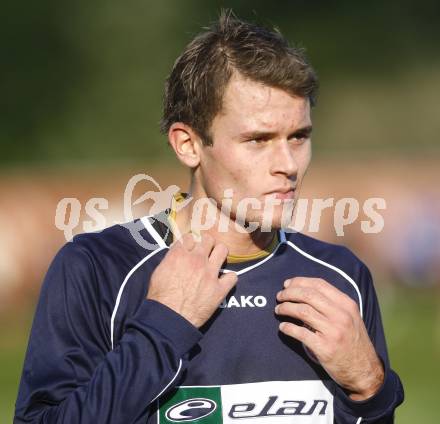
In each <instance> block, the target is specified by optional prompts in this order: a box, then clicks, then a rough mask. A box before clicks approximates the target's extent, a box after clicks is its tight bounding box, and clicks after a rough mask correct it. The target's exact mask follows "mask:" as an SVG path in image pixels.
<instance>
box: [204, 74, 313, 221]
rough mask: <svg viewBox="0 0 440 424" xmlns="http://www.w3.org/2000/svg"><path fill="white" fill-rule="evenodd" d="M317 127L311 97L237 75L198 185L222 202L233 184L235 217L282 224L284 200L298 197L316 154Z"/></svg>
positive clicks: (228, 90) (213, 131)
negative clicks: (313, 132) (313, 149)
mask: <svg viewBox="0 0 440 424" xmlns="http://www.w3.org/2000/svg"><path fill="white" fill-rule="evenodd" d="M311 128H312V123H311V117H310V103H309V100H308V99H305V98H301V97H293V96H291V95H290V94H288V93H287V92H285V91H283V90H280V89H277V88H272V87H268V86H266V85H263V84H261V83H257V82H254V81H252V80H249V79H244V78H243V77H241V76H240V75H235V76H233V77H232V78H231V80H230V82H229V84H228V85H227V88H226V90H225V94H224V99H223V108H222V110H221V111H220V113H218V114H217V116H216V117H215V118H214V120H213V122H212V126H211V136H212V139H213V146H206V147H203V148H202V149H201V157H200V166H199V168H198V169H197V172H196V183H197V184H198V185H199V187H198V189H199V190H201V192H202V195H204V196H206V197H209V198H212V199H214V200H215V201H216V202H217V205H218V206H219V207H220V206H221V202H222V199H223V197H224V191H225V190H227V189H232V192H233V199H232V208H231V211H232V213H231V216H232V217H233V218H234V217H237V216H239V217H240V218H241V219H242V220H243V219H244V218H245V221H246V222H258V223H260V224H261V223H263V222H266V225H267V220H268V219H269V221H270V225H271V227H272V228H279V227H280V226H281V219H282V210H283V205H284V204H285V205H284V207H285V206H287V205H289V204H290V206H292V204H293V202H294V200H295V199H297V197H298V193H299V188H300V185H301V182H302V179H303V177H304V175H305V173H306V170H307V167H308V165H309V162H310V159H311V139H310V135H311ZM245 198H255V199H257V201H258V202H259V203H260V205H261V207H260V208H256V209H254V208H255V206H257V205H258V203H256V202H255V201H252V203H251V202H248V203H246V201H244V200H243V199H245ZM240 202H241V206H240ZM277 203H278V204H277ZM271 204H272V205H273V207H270V205H271ZM246 205H247V206H246ZM265 205H266V212H264V206H265ZM270 210H272V211H271V212H270ZM244 215H245V217H244ZM264 217H265V218H264Z"/></svg>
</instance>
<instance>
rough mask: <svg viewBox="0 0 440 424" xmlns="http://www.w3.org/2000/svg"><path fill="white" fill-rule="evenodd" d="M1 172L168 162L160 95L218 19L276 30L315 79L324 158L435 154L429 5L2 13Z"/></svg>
mask: <svg viewBox="0 0 440 424" xmlns="http://www.w3.org/2000/svg"><path fill="white" fill-rule="evenodd" d="M2 6H3V7H2V9H3V13H2V24H1V30H0V31H1V35H2V36H1V38H0V43H1V56H0V61H1V66H0V74H1V79H0V84H1V90H0V93H1V103H0V104H1V109H0V112H1V113H0V143H1V145H0V147H1V154H0V163H1V165H2V166H6V165H8V166H15V165H16V164H37V163H45V164H47V163H49V164H50V163H55V164H58V163H61V162H62V163H65V162H71V161H72V162H74V163H76V162H84V163H88V162H91V163H98V164H99V163H107V162H110V161H115V160H127V161H136V160H139V159H142V160H146V161H149V160H156V159H158V158H163V157H164V156H166V155H168V148H167V145H166V142H165V138H164V137H163V136H161V135H160V133H159V129H158V121H159V119H160V114H161V103H162V89H163V82H164V80H165V78H166V76H167V74H168V73H169V71H170V68H171V66H172V64H173V62H174V60H175V58H176V57H177V55H178V54H179V53H180V51H181V50H182V48H183V47H184V46H185V44H186V43H187V42H188V41H189V40H190V39H191V37H192V36H193V35H194V34H196V33H197V32H198V31H199V30H200V28H201V27H202V26H206V25H207V24H208V23H209V22H210V21H212V20H214V19H215V18H216V16H217V14H218V11H219V10H220V8H221V7H232V8H233V9H234V11H235V12H236V13H237V14H238V16H240V17H242V18H245V19H251V20H254V21H257V22H260V23H263V24H267V25H274V26H277V27H278V28H279V29H280V30H281V31H282V33H283V34H284V35H285V36H286V37H287V38H288V39H289V40H290V41H291V42H293V43H294V44H296V45H300V46H304V47H306V49H307V52H308V55H309V57H310V59H311V61H312V63H313V64H314V66H315V68H316V69H317V71H318V74H319V76H320V79H321V87H322V88H321V96H320V97H321V98H320V101H319V103H318V107H317V109H316V112H315V115H316V122H317V123H318V131H317V137H316V146H315V148H316V150H317V151H318V153H319V152H321V153H322V154H326V153H338V154H339V153H341V152H344V153H345V152H353V151H355V150H361V151H365V152H375V153H377V152H378V149H380V151H383V150H385V151H391V152H393V153H394V152H396V153H402V152H403V154H414V153H418V152H420V151H422V152H425V153H426V152H428V151H429V152H431V151H435V152H438V148H437V140H436V137H437V134H438V133H439V130H440V123H439V122H440V120H439V119H438V117H437V111H436V107H437V103H438V101H437V93H438V92H439V89H440V72H439V71H440V60H439V59H440V57H439V47H438V46H439V42H440V30H439V25H438V18H439V16H440V13H439V12H440V7H439V3H438V1H436V0H418V1H414V0H400V1H395V0H391V1H381V0H371V1H369V2H353V1H348V0H342V1H328V0H327V1H326V0H314V1H313V0H312V1H311V0H308V1H307V0H297V1H288V0H283V1H276V2H274V1H272V2H267V1H262V0H253V1H250V0H242V1H214V0H210V1H206V0H205V1H203V0H186V1H178V0H164V1H160V2H159V1H147V0H131V1H129V2H121V1H115V0H107V1H102V0H95V1H93V2H86V1H84V0H76V1H66V0H57V1H55V0H40V1H39V2H26V3H25V4H24V3H21V2H12V1H9V2H7V3H4V4H3V5H2Z"/></svg>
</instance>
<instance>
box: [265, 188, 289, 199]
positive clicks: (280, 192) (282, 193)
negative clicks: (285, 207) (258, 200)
mask: <svg viewBox="0 0 440 424" xmlns="http://www.w3.org/2000/svg"><path fill="white" fill-rule="evenodd" d="M267 195H268V196H271V197H274V198H275V199H280V200H292V199H294V198H295V188H293V187H291V188H284V189H276V190H273V191H271V192H269V193H267Z"/></svg>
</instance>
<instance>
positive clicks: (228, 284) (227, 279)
mask: <svg viewBox="0 0 440 424" xmlns="http://www.w3.org/2000/svg"><path fill="white" fill-rule="evenodd" d="M237 281H238V275H237V274H236V273H235V272H226V273H224V274H222V275H221V277H220V278H219V284H220V286H221V287H222V288H223V289H224V293H225V294H228V293H229V292H230V291H231V289H232V288H233V287H234V286H235V285H236V284H237Z"/></svg>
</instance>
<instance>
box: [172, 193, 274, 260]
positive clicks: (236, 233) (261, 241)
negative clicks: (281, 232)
mask: <svg viewBox="0 0 440 424" xmlns="http://www.w3.org/2000/svg"><path fill="white" fill-rule="evenodd" d="M196 200H197V199H194V198H193V200H192V201H191V202H190V203H189V204H188V205H187V206H185V207H184V208H183V209H181V210H179V211H178V212H176V214H175V216H174V223H173V224H174V225H175V226H176V227H177V231H173V233H174V234H175V236H176V235H178V234H180V235H183V234H186V233H189V232H192V233H194V234H200V233H202V234H210V235H211V236H212V237H214V238H215V240H216V241H217V242H221V243H223V244H225V245H226V246H227V247H228V250H229V255H237V256H246V255H253V254H256V253H258V252H261V251H262V250H265V249H266V248H267V247H268V246H269V245H270V244H271V242H272V240H273V239H274V236H275V234H276V230H272V231H270V232H268V231H265V232H262V231H260V230H259V229H256V230H255V231H253V232H252V233H248V232H246V231H245V230H244V229H242V231H240V230H238V229H237V225H238V224H236V222H235V221H234V220H233V219H231V218H230V217H229V216H225V215H223V216H222V215H221V211H218V213H217V214H216V219H215V222H214V225H212V226H211V228H209V229H203V230H201V231H200V229H199V228H197V226H196V225H195V223H194V220H193V211H194V210H193V208H194V203H195V201H196ZM220 216H222V225H220V223H219V222H220ZM203 218H205V217H203ZM225 223H226V225H225ZM174 230H176V228H175V229H174Z"/></svg>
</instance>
